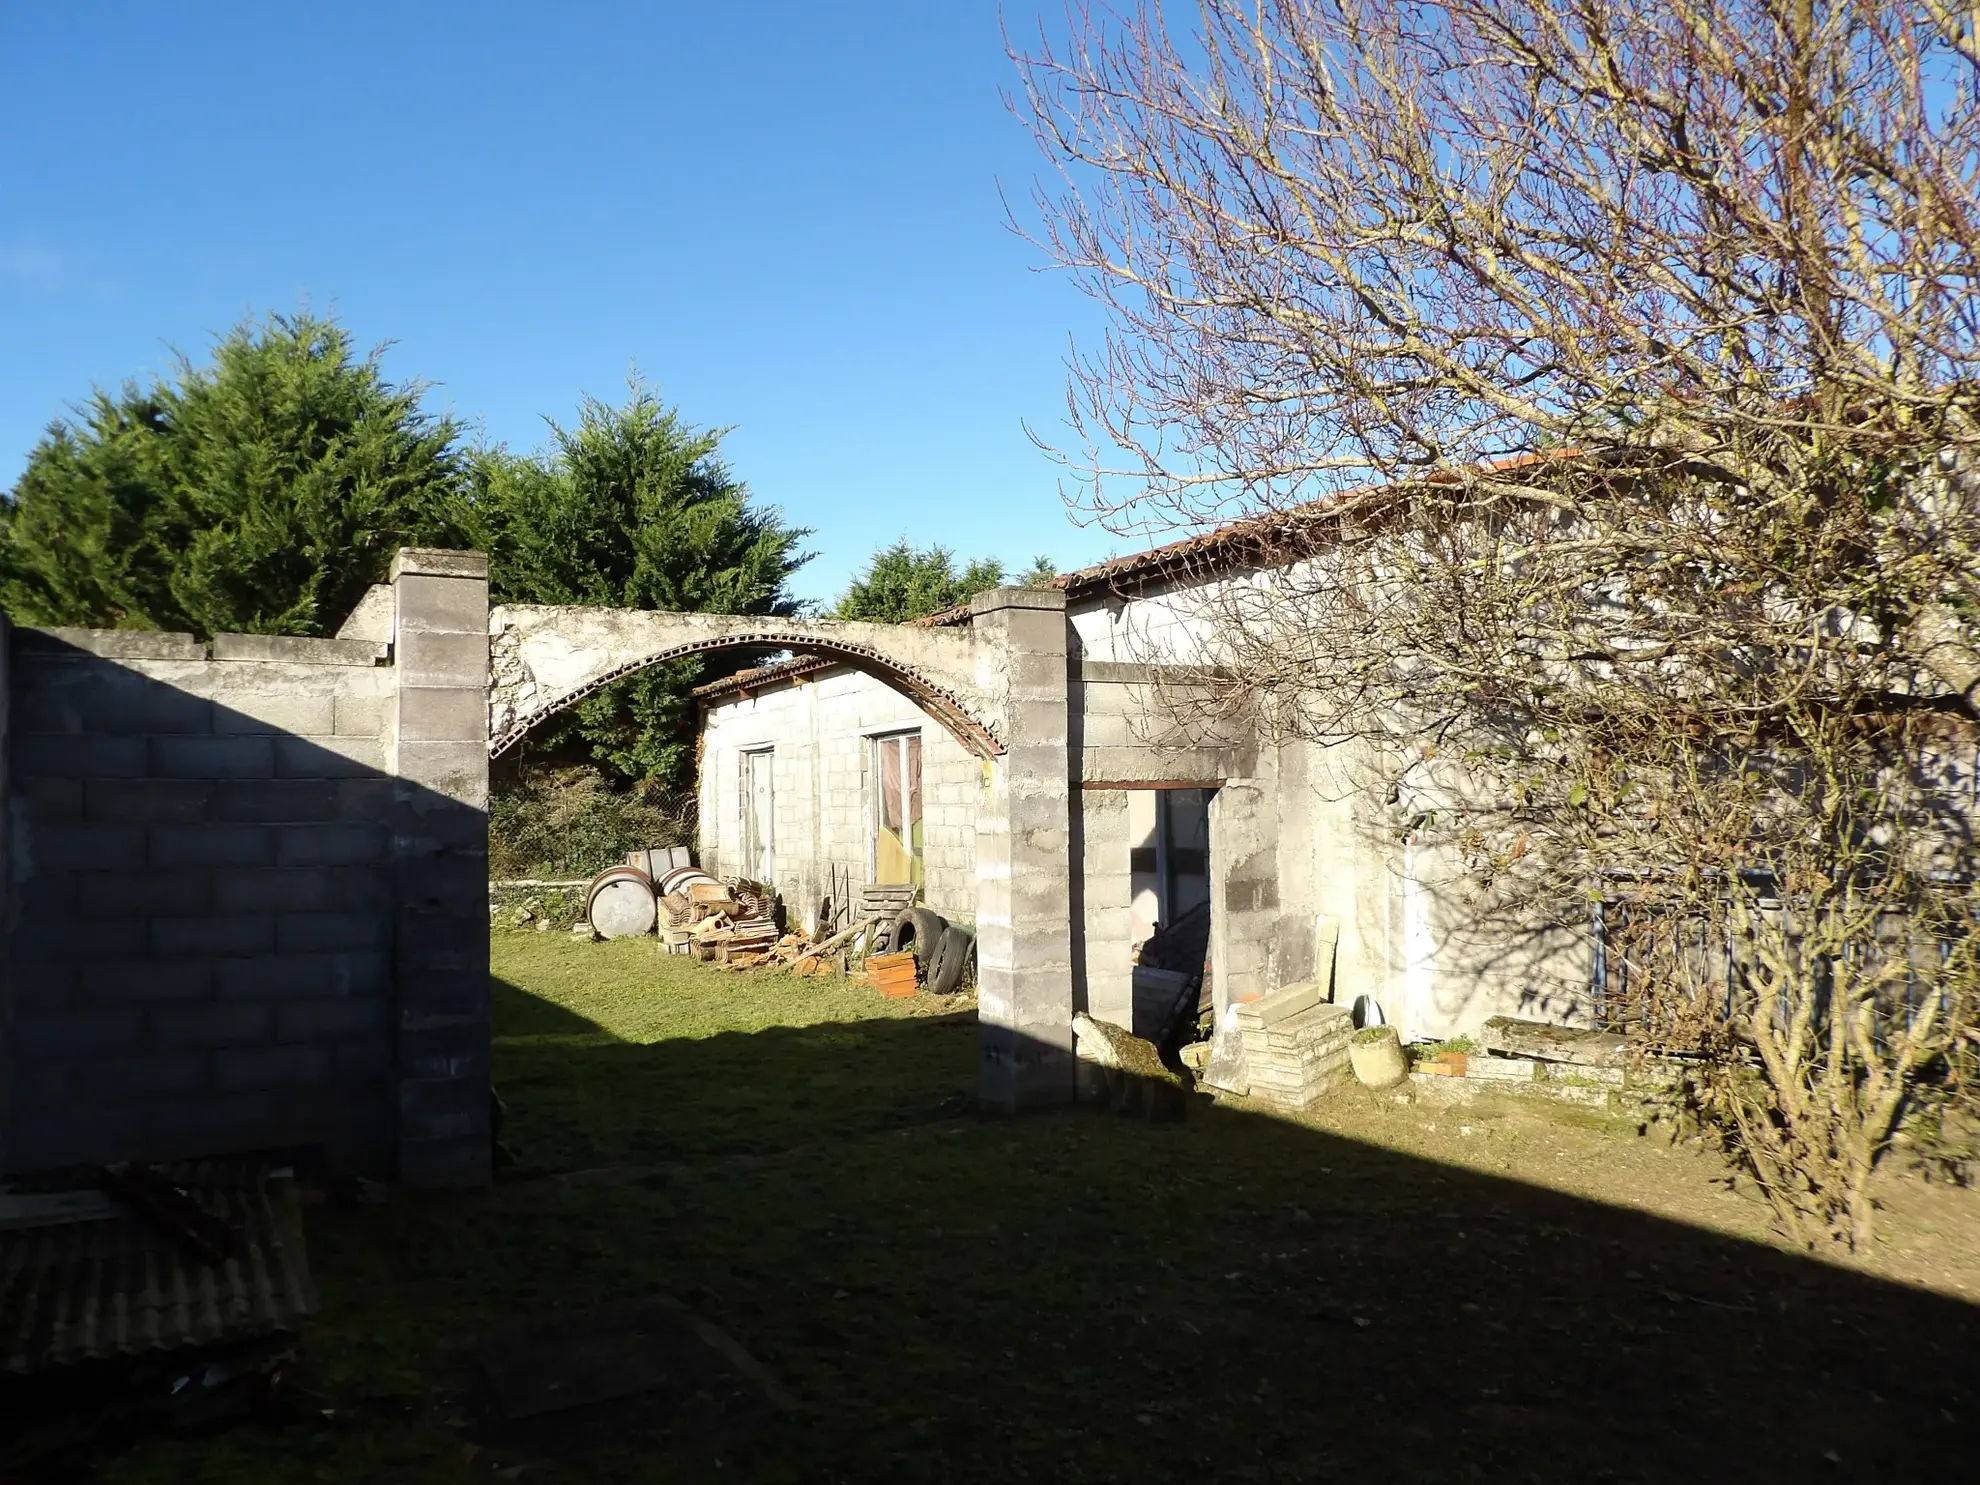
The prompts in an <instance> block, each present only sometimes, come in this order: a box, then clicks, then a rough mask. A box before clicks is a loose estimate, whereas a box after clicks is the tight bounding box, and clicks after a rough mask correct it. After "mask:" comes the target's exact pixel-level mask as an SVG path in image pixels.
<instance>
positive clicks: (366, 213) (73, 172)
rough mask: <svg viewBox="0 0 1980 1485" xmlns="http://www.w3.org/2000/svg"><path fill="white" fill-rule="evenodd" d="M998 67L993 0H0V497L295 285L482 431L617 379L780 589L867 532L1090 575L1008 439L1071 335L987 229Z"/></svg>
mask: <svg viewBox="0 0 1980 1485" xmlns="http://www.w3.org/2000/svg"><path fill="white" fill-rule="evenodd" d="M1036 13H1037V12H1036V8H1035V7H1030V8H1027V7H1026V6H1024V5H1022V4H1016V3H1014V4H1012V5H1011V7H1010V10H1009V18H1010V22H1011V25H1012V27H1013V30H1014V31H1016V30H1019V29H1021V28H1023V27H1025V26H1028V25H1031V24H1034V23H1035V15H1036ZM1011 81H1012V69H1011V66H1010V63H1009V61H1008V59H1007V58H1006V57H1005V55H1004V50H1003V40H1002V35H1001V32H1000V29H999V17H998V12H997V8H996V6H995V5H994V4H993V3H989V0H981V3H979V0H920V3H911V0H895V3H881V0H833V3H830V4H821V3H817V0H812V3H807V4H799V3H782V0H776V3H754V4H723V3H714V4H710V3H707V0H701V3H686V0H665V3H649V4H631V3H628V4H597V3H592V4H583V3H570V0H563V3H559V4H555V5H549V4H542V3H536V4H528V5H523V4H500V3H488V0H481V3H474V4H468V3H438V0H434V3H400V4H389V5H388V4H374V3H345V4H338V5H334V6H332V5H312V6H302V5H283V4H268V3H265V0H263V3H257V4H199V3H189V4H186V5H180V6H160V5H156V4H149V5H135V4H91V5H57V4H38V3H30V0H0V487H4V486H6V485H11V484H12V483H13V481H14V480H15V478H17V477H18V474H19V472H20V469H21V466H22V463H23V461H24V460H25V458H26V455H27V452H28V450H29V449H30V448H31V447H32V445H33V444H34V442H35V441H36V440H37V439H38V438H39V437H40V435H41V431H42V429H43V427H44V426H45V425H46V423H47V422H48V420H49V419H50V418H51V417H54V416H56V415H57V414H59V413H61V412H62V411H63V410H64V409H65V407H67V406H68V405H70V404H72V403H74V402H75V401H77V400H79V399H80V398H81V397H83V396H84V395H85V394H86V393H87V391H88V390H89V388H90V387H91V386H92V385H94V384H115V383H117V382H120V381H122V380H124V379H125V378H127V377H133V376H136V377H144V376H146V375H147V374H150V373H156V372H161V371H165V370H167V369H169V367H170V364H171V350H172V349H173V348H177V349H180V350H183V351H186V352H188V353H189V354H192V355H193V356H194V357H195V359H198V358H200V357H202V356H203V354H204V351H205V348H206V346H207V344H208V342H209V338H210V337H211V335H212V334H213V333H214V332H215V331H218V330H221V329H223V328H225V327H226V326H228V325H231V324H233V323H234V322H235V321H237V320H239V319H240V318H241V317H242V316H243V315H248V314H253V315H257V316H258V315H261V314H263V313H266V312H267V311H270V310H289V309H295V308H297V307H300V306H303V305H307V306H309V307H311V308H314V309H317V310H327V311H331V312H334V313H335V314H336V315H337V316H338V317H339V318H340V319H342V320H343V322H344V323H345V324H346V325H348V326H349V327H350V328H351V330H352V331H353V332H354V334H355V335H356V336H357V338H358V340H359V342H360V344H362V345H365V346H369V345H372V344H374V343H377V342H379V341H384V340H390V341H392V342H394V345H393V347H392V349H391V350H390V351H389V352H388V353H387V357H386V363H385V364H386V366H387V368H388V371H389V372H390V374H392V375H393V376H394V377H396V378H411V377H419V378H424V379H426V380H429V381H432V382H434V383H436V384H437V386H436V387H435V390H434V392H433V394H432V399H431V401H432V405H433V406H435V407H436V408H441V409H446V410H450V411H452V412H454V413H455V414H456V415H458V416H460V417H462V418H464V419H466V420H468V421H470V422H472V423H474V424H477V425H478V426H479V427H480V428H481V430H482V431H483V433H484V435H485V436H486V437H487V438H489V439H490V440H492V441H496V442H502V443H507V444H508V445H510V446H511V447H514V448H532V447H535V446H537V445H538V444H539V443H540V442H541V441H542V438H543V426H542V421H541V420H542V418H543V416H544V415H546V414H548V415H550V416H553V417H557V418H559V419H569V418H570V417H571V416H572V414H573V412H574V410H575V408H576V405H577V401H578V398H579V395H580V394H581V393H585V392H590V393H593V394H597V395H600V396H604V397H608V398H611V397H616V396H617V395H619V393H620V392H621V390H622V388H623V385H624V382H625V378H626V375H627V373H628V371H629V369H630V368H632V367H634V366H635V365H636V366H637V367H638V369H639V370H640V371H641V372H642V373H643V374H644V375H645V376H647V377H648V378H649V379H650V380H651V381H653V382H654V383H655V384H656V386H657V387H658V388H659V390H660V392H661V394H662V395H663V396H664V397H665V398H666V399H667V400H669V401H670V402H673V403H674V404H676V405H677V406H679V407H680V409H681V410H682V412H683V413H684V414H685V415H686V416H687V417H688V418H689V419H691V420H693V421H695V422H697V423H702V424H732V425H734V426H735V431H734V433H732V434H731V435H730V438H729V440H728V442H727V444H726V445H725V453H726V455H727V457H728V459H729V461H730V463H731V465H732V466H733V468H734V469H735V471H736V473H737V474H739V475H740V476H741V477H742V478H743V479H745V480H746V481H747V482H748V483H749V484H750V485H751V487H752V488H753V489H754V491H755V492H756V493H757V495H758V496H759V498H761V499H763V500H766V501H768V502H771V503H774V504H776V505H779V506H781V507H782V508H783V509H784V511H785V512H786V513H787V514H788V516H789V517H790V518H791V519H792V520H793V521H795V522H797V523H798V524H801V525H807V526H811V527H814V528H816V535H815V536H814V537H813V538H812V539H811V546H812V548H813V550H815V551H816V552H817V554H818V555H817V559H816V560H815V561H814V562H813V563H812V564H811V566H810V567H808V568H807V569H806V570H805V572H804V573H803V574H802V575H801V578H800V583H799V588H800V592H801V593H802V595H803V596H806V597H811V598H825V597H828V596H830V595H832V594H834V593H836V592H837V591H839V590H840V589H841V588H842V587H843V586H844V584H845V582H846V579H847V577H848V576H849V575H850V573H851V572H852V571H853V570H855V569H856V568H857V567H858V566H859V565H860V564H861V563H862V562H863V561H864V559H865V558H866V556H867V555H868V554H869V553H870V552H871V551H872V550H873V548H874V547H875V546H877V545H880V544H882V543H884V542H887V541H890V540H892V539H894V538H896V537H900V536H906V537H908V538H909V539H911V540H913V541H915V542H917V543H918V544H919V543H927V542H935V541H939V542H941V543H942V544H944V545H947V546H951V547H954V548H955V549H956V550H957V551H958V552H959V553H960V554H962V555H964V556H973V555H979V554H992V555H996V556H1000V557H1002V558H1004V559H1005V560H1006V561H1007V562H1010V563H1013V564H1015V565H1020V566H1021V565H1024V564H1025V563H1027V562H1028V561H1029V559H1030V558H1031V557H1032V556H1033V555H1034V554H1038V553H1044V554H1047V555H1049V556H1050V557H1052V559H1053V560H1054V561H1055V562H1056V563H1058V564H1059V565H1060V566H1061V567H1066V566H1073V565H1078V564H1080V563H1082V562H1087V561H1092V560H1096V559H1098V558H1099V557H1102V556H1105V555H1107V554H1108V553H1109V552H1110V551H1113V550H1116V549H1121V548H1123V547H1124V546H1125V545H1127V544H1125V543H1122V542H1120V541H1119V540H1117V539H1116V538H1112V537H1109V536H1107V535H1106V534H1105V533H1102V532H1100V531H1098V530H1095V529H1081V528H1079V527H1077V526H1075V525H1074V524H1073V523H1072V522H1071V521H1070V520H1069V519H1068V518H1067V516H1066V514H1065V511H1064V508H1063V506H1062V505H1061V503H1060V499H1059V494H1058V476H1059V472H1058V470H1057V469H1055V468H1054V467H1053V465H1052V464H1051V463H1050V462H1049V461H1048V460H1047V459H1046V458H1045V457H1044V456H1043V455H1041V454H1040V453H1039V452H1038V451H1037V450H1036V449H1035V448H1034V447H1033V446H1032V444H1031V442H1030V440H1029V439H1028V438H1027V437H1026V435H1025V431H1024V425H1025V424H1026V423H1027V422H1029V423H1030V424H1031V425H1032V426H1033V427H1035V428H1038V429H1039V430H1040V431H1042V432H1044V433H1045V434H1046V435H1047V436H1050V435H1052V434H1054V433H1059V432H1062V431H1063V416H1064V411H1063V396H1064V381H1063V369H1062V362H1063V359H1064V356H1065V353H1066V348H1067V342H1068V337H1069V336H1072V335H1078V336H1080V337H1081V338H1082V339H1085V338H1089V337H1091V336H1093V335H1095V334H1096V333H1097V330H1098V328H1099V327H1098V322H1097V319H1096V317H1095V314H1094V312H1093V310H1092V309H1091V307H1090V306H1089V305H1088V303H1087V301H1086V300H1085V299H1083V298H1082V297H1081V296H1080V295H1079V294H1078V293H1077V291H1076V290H1075V289H1074V288H1073V287H1072V285H1071V284H1070V283H1069V282H1067V281H1066V280H1065V278H1064V277H1063V276H1061V275H1056V274H1049V273H1040V272H1037V271H1036V270H1037V268H1038V267H1039V266H1040V264H1041V261H1042V260H1041V258H1040V255H1039V253H1038V251H1037V250H1036V249H1035V248H1033V247H1032V246H1030V245H1029V244H1027V243H1025V242H1024V241H1022V240H1021V239H1019V238H1017V237H1015V236H1013V235H1012V234H1011V233H1010V232H1009V231H1008V230H1007V229H1006V227H1005V225H1004V216H1003V207H1002V205H1001V204H1000V200H999V194H998V192H999V185H1000V183H1001V185H1002V187H1003V188H1004V190H1005V191H1006V192H1008V193H1009V194H1010V195H1011V196H1012V198H1013V199H1015V200H1020V201H1022V200H1023V199H1024V198H1025V197H1026V196H1027V194H1028V191H1029V187H1030V184H1031V182H1032V180H1033V178H1034V177H1035V176H1036V175H1037V174H1038V173H1039V171H1040V168H1041V166H1042V163H1043V162H1042V161H1040V159H1039V157H1038V156H1037V154H1036V152H1035V150H1034V148H1033V146H1032V144H1031V141H1030V139H1029V137H1028V136H1027V135H1026V134H1025V132H1024V130H1023V129H1022V127H1021V126H1020V125H1019V124H1018V123H1017V121H1016V120H1014V119H1013V118H1011V117H1010V115H1009V114H1008V113H1007V112H1006V111H1005V108H1004V105H1003V103H1002V101H1001V99H1000V97H999V90H1000V89H1001V88H1004V87H1007V86H1008V85H1009V84H1010V83H1011Z"/></svg>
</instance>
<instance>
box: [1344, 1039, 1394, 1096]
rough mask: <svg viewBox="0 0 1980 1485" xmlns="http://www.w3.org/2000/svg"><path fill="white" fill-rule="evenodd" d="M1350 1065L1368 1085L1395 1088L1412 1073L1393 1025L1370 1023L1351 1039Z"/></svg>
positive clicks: (1356, 1074) (1349, 1049) (1364, 1083)
mask: <svg viewBox="0 0 1980 1485" xmlns="http://www.w3.org/2000/svg"><path fill="white" fill-rule="evenodd" d="M1348 1065H1349V1066H1350V1067H1352V1068H1353V1069H1354V1075H1355V1077H1357V1078H1359V1079H1360V1080H1361V1082H1362V1084H1363V1085H1364V1086H1365V1087H1369V1088H1393V1087H1395V1085H1396V1084H1398V1083H1400V1082H1401V1081H1402V1080H1403V1079H1404V1078H1406V1077H1408V1076H1409V1061H1408V1059H1407V1058H1405V1057H1404V1056H1403V1049H1402V1039H1401V1038H1400V1037H1398V1036H1397V1035H1396V1029H1395V1027H1393V1026H1368V1027H1364V1028H1363V1029H1362V1030H1360V1031H1357V1032H1356V1033H1355V1034H1354V1037H1353V1039H1352V1040H1351V1041H1349V1042H1348Z"/></svg>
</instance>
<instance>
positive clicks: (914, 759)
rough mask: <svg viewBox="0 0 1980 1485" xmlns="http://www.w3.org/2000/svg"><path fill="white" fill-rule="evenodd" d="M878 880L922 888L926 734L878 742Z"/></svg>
mask: <svg viewBox="0 0 1980 1485" xmlns="http://www.w3.org/2000/svg"><path fill="white" fill-rule="evenodd" d="M872 777H873V860H872V867H873V880H874V881H875V882H882V883H885V882H912V883H914V884H915V885H916V886H917V887H918V886H920V885H921V882H922V872H921V734H920V733H919V732H897V733H894V734H892V735H891V736H888V737H876V738H874V739H873V775H872Z"/></svg>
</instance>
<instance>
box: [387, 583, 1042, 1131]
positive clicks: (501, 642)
mask: <svg viewBox="0 0 1980 1485" xmlns="http://www.w3.org/2000/svg"><path fill="white" fill-rule="evenodd" d="M485 612H486V614H487V619H488V633H487V639H486V645H485V648H484V649H481V653H479V654H471V653H470V652H471V650H473V649H475V648H479V647H480V636H478V635H473V634H460V633H456V632H455V631H452V630H450V631H448V632H447V634H446V636H445V641H446V643H445V646H444V648H445V650H446V656H447V657H449V663H454V664H459V665H466V664H468V663H469V662H470V661H472V664H473V666H474V668H475V669H477V670H479V669H480V666H481V665H482V664H484V663H485V664H486V665H487V667H488V668H487V670H486V671H485V672H482V674H484V675H485V676H486V678H487V681H488V692H487V698H488V714H487V734H486V735H487V738H488V743H487V748H488V751H489V752H493V753H499V752H501V751H503V750H504V749H506V748H509V747H512V746H514V744H515V742H516V740H517V739H518V738H520V737H521V736H522V734H523V733H524V732H526V731H527V730H528V729H529V727H530V725H531V724H532V723H534V722H535V721H536V720H537V719H538V718H540V717H544V716H547V715H548V714H549V713H550V712H552V711H554V710H556V709H557V708H558V707H562V706H568V705H569V704H570V703H571V702H573V701H576V700H578V699H579V698H581V697H583V696H586V695H588V694H590V693H591V692H593V691H595V690H597V689H598V687H600V686H603V685H607V684H609V683H610V682H612V681H614V680H617V679H618V678H619V677H620V676H624V675H630V674H632V673H633V672H634V671H636V670H640V669H643V668H644V667H646V666H648V665H653V664H657V663H659V662H661V661H663V660H667V659H670V658H672V657H674V656H679V655H692V654H700V653H706V652H708V651H712V650H722V649H756V650H791V651H794V652H797V653H802V654H818V655H831V656H833V657H835V658H837V659H841V660H844V661H845V662H846V663H847V664H849V665H856V666H858V667H860V668H861V669H863V670H866V671H868V672H870V673H872V674H874V675H876V676H878V677H880V678H881V679H882V680H884V681H885V682H886V683H887V684H889V685H892V686H894V687H896V688H897V689H898V690H900V691H902V692H903V693H904V694H906V695H907V696H909V697H911V698H912V699H913V700H915V701H916V702H917V703H918V704H920V706H921V707H922V708H923V709H924V710H925V711H927V712H928V713H929V715H930V716H932V717H934V718H935V719H936V720H937V721H938V722H940V723H941V724H942V725H943V726H944V727H946V728H948V729H949V731H951V732H952V733H954V734H955V735H956V736H957V737H958V738H960V739H961V740H962V741H963V743H964V745H965V746H966V747H968V748H970V750H971V751H972V752H975V753H978V754H979V755H980V756H982V757H984V758H986V759H991V760H993V761H992V762H991V763H990V766H988V767H986V768H985V769H984V779H983V790H982V794H981V797H980V799H979V801H978V806H977V811H976V827H975V828H976V870H977V905H976V946H977V947H976V961H977V1016H978V1020H979V1022H980V1024H981V1028H982V1030H981V1035H980V1038H979V1041H978V1048H979V1056H980V1064H979V1080H978V1086H979V1089H980V1091H981V1097H982V1101H983V1107H985V1108H986V1109H993V1110H1007V1111H1010V1110H1016V1109H1019V1108H1023V1107H1028V1106H1031V1105H1036V1104H1051V1103H1062V1102H1065V1101H1066V1100H1068V1099H1070V1098H1071V1097H1072V1095H1073V1054H1072V923H1071V916H1070V913H1069V910H1068V906H1067V902H1068V892H1067V879H1068V874H1069V872H1070V871H1072V870H1074V869H1076V867H1075V862H1076V857H1075V854H1074V852H1075V849H1076V848H1075V845H1074V840H1073V833H1072V818H1071V800H1070V788H1071V783H1072V764H1071V758H1072V756H1073V755H1071V754H1069V752H1068V739H1069V737H1070V736H1071V725H1070V719H1071V711H1070V706H1071V694H1072V691H1071V683H1070V680H1069V674H1068V662H1069V655H1070V646H1069V643H1068V635H1069V626H1068V625H1067V622H1066V599H1065V594H1064V592H1063V591H1062V590H1058V589H1042V590H1041V589H1025V588H997V589H992V590H991V591H989V592H987V593H982V594H978V595H977V597H976V598H974V599H973V600H971V603H970V607H969V613H968V617H967V620H966V622H959V623H953V624H941V625H919V624H864V623H857V622H852V621H839V620H828V619H775V618H763V617H749V616H735V615H725V614H675V613H655V612H648V611H639V610H626V609H603V608H575V607H573V608H561V607H549V606H544V605H531V604H502V605H499V606H497V607H495V608H492V609H487V610H485ZM398 632H399V635H400V637H401V639H404V638H405V637H406V636H407V633H408V624H407V614H406V611H405V610H404V609H403V608H402V609H401V611H400V616H399V630H398ZM456 644H458V646H459V648H458V650H456V648H455V646H456ZM435 653H436V657H438V651H437V650H436V652H435ZM437 663H438V661H437V658H436V664H437ZM409 684H411V685H414V686H419V685H425V684H428V682H426V681H423V680H420V679H417V678H415V679H412V680H410V682H409ZM486 762H487V754H485V753H484V754H482V764H483V768H484V776H483V777H484V783H485V777H486V775H485V768H486Z"/></svg>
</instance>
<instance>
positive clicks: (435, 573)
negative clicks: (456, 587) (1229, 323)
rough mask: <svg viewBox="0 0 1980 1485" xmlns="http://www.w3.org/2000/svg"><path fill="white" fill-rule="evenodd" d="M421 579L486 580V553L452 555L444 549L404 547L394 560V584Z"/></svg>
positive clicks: (452, 553) (392, 578)
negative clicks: (406, 577)
mask: <svg viewBox="0 0 1980 1485" xmlns="http://www.w3.org/2000/svg"><path fill="white" fill-rule="evenodd" d="M409 574H410V575H416V576H419V577H452V578H483V579H486V578H487V576H488V554H487V553H486V552H450V551H447V550H446V549H444V548H441V547H400V548H399V550H398V553H397V554H396V555H395V556H394V557H393V558H392V576H391V581H392V582H395V583H396V582H397V581H398V580H399V579H400V578H401V577H405V576H407V575H409Z"/></svg>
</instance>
